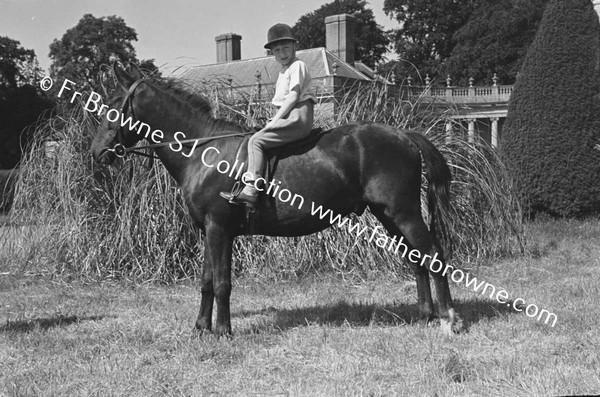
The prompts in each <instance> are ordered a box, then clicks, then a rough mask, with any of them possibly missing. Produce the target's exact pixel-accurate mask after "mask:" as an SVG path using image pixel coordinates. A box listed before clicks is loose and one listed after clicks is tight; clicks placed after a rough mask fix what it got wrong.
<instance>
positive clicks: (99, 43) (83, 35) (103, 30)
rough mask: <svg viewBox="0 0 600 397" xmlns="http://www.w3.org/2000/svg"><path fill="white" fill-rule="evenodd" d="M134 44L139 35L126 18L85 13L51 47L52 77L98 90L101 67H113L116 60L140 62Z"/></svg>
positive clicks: (79, 86)
mask: <svg viewBox="0 0 600 397" xmlns="http://www.w3.org/2000/svg"><path fill="white" fill-rule="evenodd" d="M133 41H137V33H136V32H135V30H134V29H132V28H130V27H128V26H127V25H126V24H125V21H124V20H123V18H121V17H117V16H115V15H113V16H108V17H101V18H96V17H94V16H93V15H92V14H85V15H84V16H83V18H81V20H80V21H79V22H78V23H77V25H76V26H75V27H73V28H71V29H69V30H67V32H66V33H65V34H64V35H63V37H62V38H61V39H60V40H56V39H55V40H54V41H53V42H52V44H50V58H51V59H52V64H51V66H50V73H51V76H52V77H53V78H54V80H55V81H57V79H60V80H62V79H65V78H67V79H69V80H71V81H73V82H75V83H76V84H77V86H78V88H80V89H81V88H84V89H85V88H91V89H93V90H98V88H99V87H100V85H101V74H102V71H101V70H100V67H101V65H103V64H104V65H110V64H112V61H114V60H118V61H120V62H121V63H123V64H128V63H130V62H134V63H137V62H138V61H137V58H136V56H135V49H134V48H133V44H132V42H133Z"/></svg>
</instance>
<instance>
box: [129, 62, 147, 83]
mask: <svg viewBox="0 0 600 397" xmlns="http://www.w3.org/2000/svg"><path fill="white" fill-rule="evenodd" d="M130 66H131V67H130V68H129V69H130V70H131V77H133V78H134V79H136V80H141V79H143V78H145V77H146V76H144V72H142V69H140V67H139V66H138V65H137V64H135V63H133V62H132V63H131V64H130Z"/></svg>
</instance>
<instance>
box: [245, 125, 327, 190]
mask: <svg viewBox="0 0 600 397" xmlns="http://www.w3.org/2000/svg"><path fill="white" fill-rule="evenodd" d="M325 133H326V131H324V130H323V128H313V129H312V130H311V131H310V133H309V134H308V135H307V136H305V137H304V138H302V139H299V140H297V141H294V142H291V143H288V144H285V145H282V146H279V147H276V148H273V149H269V150H267V151H266V153H265V155H266V156H265V157H266V158H265V175H264V178H265V180H266V181H267V182H270V181H271V179H272V178H273V176H274V175H275V170H276V168H277V164H278V162H279V159H280V158H285V157H288V156H293V155H299V154H302V153H304V152H305V151H307V150H308V149H310V148H311V147H312V146H313V144H316V142H318V141H319V139H321V137H322V136H323V135H325ZM251 136H252V135H248V136H246V137H245V138H244V139H243V140H242V142H241V143H240V146H239V147H238V150H237V152H236V154H235V160H236V161H238V164H239V162H242V161H243V162H244V163H246V160H247V159H248V141H249V140H250V137H251ZM246 170H247V168H244V171H246ZM242 175H243V173H242Z"/></svg>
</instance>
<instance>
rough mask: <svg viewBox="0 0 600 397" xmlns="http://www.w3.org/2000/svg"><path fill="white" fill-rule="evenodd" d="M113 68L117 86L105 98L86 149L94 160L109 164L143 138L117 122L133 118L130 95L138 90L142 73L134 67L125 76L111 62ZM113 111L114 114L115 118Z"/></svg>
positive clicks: (133, 111) (132, 102)
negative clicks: (91, 139) (115, 90)
mask: <svg viewBox="0 0 600 397" xmlns="http://www.w3.org/2000/svg"><path fill="white" fill-rule="evenodd" d="M113 71H114V73H115V76H116V78H117V81H118V82H119V86H120V88H121V89H120V90H117V92H116V93H115V94H114V95H113V96H112V97H111V98H109V99H108V100H107V102H106V104H105V106H106V107H105V108H104V110H102V112H101V113H100V114H101V117H102V121H101V123H100V125H99V126H98V129H97V132H96V135H95V136H94V140H93V141H92V145H91V148H90V150H91V152H92V155H93V156H94V159H95V160H96V161H98V162H99V163H101V164H105V165H110V164H112V163H113V162H114V161H115V159H116V158H117V157H118V156H124V155H125V151H124V149H125V148H129V147H131V146H133V145H135V143H136V142H137V141H139V140H140V139H141V138H143V136H139V135H138V134H136V133H135V132H134V131H130V130H129V128H126V127H123V126H122V125H121V124H122V123H121V121H122V120H123V119H127V118H128V117H131V118H132V119H133V118H134V115H135V114H136V108H137V106H136V102H135V101H134V98H135V95H136V94H139V92H138V90H140V91H141V88H142V87H139V88H138V86H139V85H140V82H141V81H143V79H144V76H143V75H142V74H141V72H140V71H139V70H137V69H135V68H134V70H133V72H132V75H129V74H128V73H127V72H125V71H124V70H122V69H121V68H119V66H118V65H116V64H114V65H113ZM141 85H143V84H141ZM113 109H114V110H113ZM116 111H118V117H115V115H117V113H116ZM109 112H110V113H109ZM111 119H112V120H114V121H111Z"/></svg>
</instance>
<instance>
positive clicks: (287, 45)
mask: <svg viewBox="0 0 600 397" xmlns="http://www.w3.org/2000/svg"><path fill="white" fill-rule="evenodd" d="M271 53H272V54H273V55H274V56H275V60H276V61H277V62H279V64H280V65H281V66H289V64H290V63H292V61H293V60H294V59H295V58H296V43H295V42H293V41H282V42H281V43H275V44H274V45H273V46H272V47H271Z"/></svg>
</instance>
